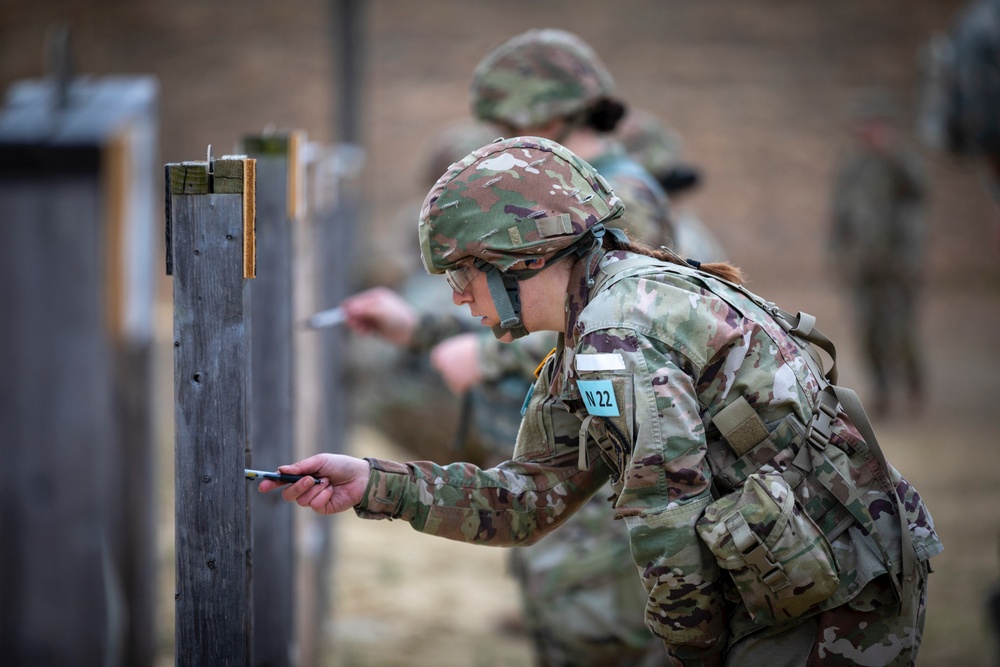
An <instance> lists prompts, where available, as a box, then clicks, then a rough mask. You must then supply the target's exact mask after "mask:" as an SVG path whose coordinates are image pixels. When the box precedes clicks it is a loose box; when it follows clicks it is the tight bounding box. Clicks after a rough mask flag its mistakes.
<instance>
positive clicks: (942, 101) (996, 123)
mask: <svg viewBox="0 0 1000 667" xmlns="http://www.w3.org/2000/svg"><path fill="white" fill-rule="evenodd" d="M921 68H922V70H923V71H922V75H923V99H922V108H921V118H920V121H921V137H922V138H923V140H924V141H925V142H926V143H927V144H928V145H930V146H932V147H933V148H938V149H940V148H944V149H946V150H948V151H950V152H951V153H953V154H955V155H960V156H969V157H976V158H979V159H980V160H981V164H982V165H983V166H984V181H985V183H986V187H987V189H988V190H989V192H990V196H991V198H992V200H993V203H994V204H995V205H996V207H997V209H998V213H1000V0H976V1H975V2H972V3H970V4H968V5H967V6H966V7H965V9H964V10H963V11H962V12H961V13H960V14H959V16H958V18H957V20H956V22H955V25H954V27H953V28H952V30H951V33H950V35H947V36H946V35H941V34H938V35H935V36H934V37H933V38H932V39H931V40H930V42H929V43H928V45H927V47H926V48H925V49H924V51H923V53H922V62H921ZM996 225H997V226H996V232H997V234H998V237H997V239H998V241H1000V215H998V216H997V219H996Z"/></svg>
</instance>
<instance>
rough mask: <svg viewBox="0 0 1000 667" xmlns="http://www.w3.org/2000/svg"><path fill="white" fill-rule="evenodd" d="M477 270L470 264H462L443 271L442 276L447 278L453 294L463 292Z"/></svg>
mask: <svg viewBox="0 0 1000 667" xmlns="http://www.w3.org/2000/svg"><path fill="white" fill-rule="evenodd" d="M477 271H479V269H477V268H476V267H475V266H473V265H472V264H462V265H460V266H458V267H456V268H454V269H448V270H447V271H445V272H444V277H445V278H446V279H447V280H448V284H449V285H451V288H452V289H453V290H455V294H463V293H464V292H465V290H466V289H467V288H468V287H469V283H471V282H472V280H473V278H475V277H476V272H477Z"/></svg>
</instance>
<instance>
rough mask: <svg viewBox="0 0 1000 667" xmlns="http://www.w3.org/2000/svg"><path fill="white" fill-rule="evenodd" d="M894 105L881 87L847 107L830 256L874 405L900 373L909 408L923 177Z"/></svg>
mask: <svg viewBox="0 0 1000 667" xmlns="http://www.w3.org/2000/svg"><path fill="white" fill-rule="evenodd" d="M895 115H896V111H895V109H894V106H893V103H892V101H891V100H890V99H889V97H888V93H887V92H886V91H884V90H871V91H866V92H865V93H864V94H862V95H860V96H859V98H858V100H857V102H856V104H855V108H854V110H853V112H852V123H853V132H854V141H853V144H852V145H851V146H850V147H849V149H848V151H847V152H846V154H845V155H844V156H843V157H842V159H841V162H840V166H839V168H838V170H837V174H836V180H835V182H834V186H833V197H832V224H831V229H830V239H829V251H830V254H831V261H832V263H833V265H834V267H835V268H836V270H838V271H839V272H840V274H841V275H842V278H843V279H844V281H845V283H846V284H847V285H848V286H849V288H850V289H851V292H852V296H853V299H854V305H855V308H856V319H857V323H856V324H857V326H858V328H859V330H860V334H861V340H862V346H863V351H864V355H865V362H866V364H867V367H868V371H869V372H870V374H871V380H872V384H873V390H874V402H873V409H874V411H875V413H876V414H881V415H884V414H886V412H887V411H888V409H889V407H890V398H891V396H890V394H891V391H890V389H891V385H892V384H894V383H895V381H896V378H897V377H900V376H901V379H902V381H903V383H904V385H905V388H906V390H907V392H908V396H909V399H910V402H911V407H913V408H917V407H919V405H920V402H921V400H922V398H923V390H924V377H923V367H922V351H921V349H920V346H919V344H918V340H917V339H918V328H919V325H918V318H917V302H918V297H919V295H920V294H919V293H920V287H921V283H922V282H923V271H924V266H923V259H924V236H925V234H924V231H925V230H924V220H923V213H924V205H925V183H924V175H923V170H922V163H921V161H920V160H919V158H918V156H917V155H916V154H915V153H913V152H912V151H910V150H908V149H907V148H905V147H904V145H903V142H902V139H901V137H900V136H899V134H898V128H897V127H896V118H895Z"/></svg>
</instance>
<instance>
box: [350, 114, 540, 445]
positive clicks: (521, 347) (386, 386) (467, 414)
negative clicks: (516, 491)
mask: <svg viewBox="0 0 1000 667" xmlns="http://www.w3.org/2000/svg"><path fill="white" fill-rule="evenodd" d="M497 136H498V130H497V129H496V128H494V127H491V126H489V125H487V124H485V123H478V122H471V121H462V122H455V123H451V124H448V125H446V126H444V127H442V128H441V129H440V130H438V132H436V133H435V134H434V136H433V137H432V138H431V140H430V141H429V142H428V145H427V151H426V152H427V159H426V164H425V166H424V169H423V170H422V171H421V179H420V185H421V187H423V188H427V187H430V185H431V184H433V183H434V181H435V180H437V178H438V176H440V175H441V174H443V173H444V172H445V170H446V169H447V168H448V166H449V165H451V163H452V162H455V161H457V160H459V159H461V158H462V157H464V156H465V155H467V154H468V153H470V152H471V151H473V150H475V149H476V148H478V147H480V146H482V145H484V144H487V143H489V142H490V141H492V140H493V139H496V138H497ZM422 202H423V198H422V197H421V198H420V199H419V200H416V201H411V202H408V203H407V204H405V205H404V206H403V207H402V209H401V211H400V213H399V215H398V220H397V221H395V222H396V224H397V226H398V227H399V230H400V233H405V234H409V233H410V230H412V227H413V220H414V219H415V218H416V217H417V216H418V215H419V213H420V205H421V204H422ZM369 264H371V265H375V269H372V270H371V272H372V274H371V275H370V276H368V280H367V281H366V282H367V284H368V285H381V286H383V287H388V288H391V289H392V290H395V292H398V293H399V297H397V296H396V294H395V293H394V292H390V291H389V290H388V289H382V290H379V292H378V294H383V295H384V296H383V298H384V299H385V301H386V303H387V304H389V303H392V304H395V305H393V306H391V307H403V308H411V307H414V308H417V309H419V313H417V314H416V316H417V317H418V318H419V320H418V321H417V322H416V325H417V326H416V328H415V330H414V332H413V335H412V336H406V337H403V338H401V339H399V340H396V341H393V342H394V343H396V347H395V349H391V350H387V349H386V348H385V345H384V343H380V342H378V341H372V340H365V339H354V340H353V341H352V345H353V346H354V350H353V352H352V357H353V359H354V360H355V362H356V363H355V364H354V365H355V366H356V367H357V369H358V374H357V375H358V377H357V378H355V384H356V386H357V387H358V388H359V391H357V392H356V393H355V397H356V401H355V406H356V409H357V410H358V411H359V413H360V414H359V417H360V418H361V419H362V420H363V421H365V422H366V423H369V424H371V425H372V426H374V427H375V428H376V429H378V430H379V431H381V432H383V433H384V434H385V435H386V436H388V437H389V438H390V439H391V440H394V441H396V442H398V443H400V444H401V445H403V446H405V447H406V448H408V449H410V450H412V451H413V453H414V454H417V455H419V456H421V457H427V458H430V459H435V460H456V459H461V460H464V461H469V462H472V463H477V464H485V463H486V462H487V461H492V460H494V459H495V458H496V456H497V452H503V453H502V454H501V457H506V455H507V454H508V453H509V451H508V450H509V449H510V446H511V443H512V442H513V441H514V438H515V437H516V436H517V428H518V425H519V424H520V421H521V415H520V408H521V403H522V402H523V400H524V395H525V392H527V390H528V387H529V386H530V385H531V382H532V381H533V377H532V373H533V372H534V369H535V367H536V366H537V365H538V363H539V361H540V360H541V359H542V358H543V357H544V356H545V354H546V353H548V351H549V350H550V349H552V347H553V346H554V345H555V340H554V336H546V335H541V336H537V337H530V338H526V339H524V340H522V341H518V342H517V343H516V344H514V345H509V346H505V345H501V344H499V343H498V342H495V339H493V336H490V335H489V332H478V331H477V332H476V338H477V339H484V341H485V338H486V337H488V338H489V339H490V340H493V341H494V343H489V342H486V344H485V345H483V346H482V349H481V350H479V349H474V350H472V351H470V355H471V358H470V359H469V360H468V365H469V366H472V367H473V370H475V371H476V376H475V377H476V378H477V379H478V380H479V381H478V382H468V383H466V384H464V385H463V386H461V387H459V386H455V387H453V391H449V387H448V386H447V385H446V384H445V382H444V380H443V379H442V378H441V375H440V374H439V373H438V372H437V371H436V370H435V369H434V368H433V367H432V365H431V359H430V356H429V353H430V352H431V350H432V349H433V348H434V347H435V346H436V345H437V344H438V343H441V342H442V341H445V340H446V339H449V338H451V337H453V336H455V335H456V334H461V333H463V332H467V331H473V330H474V329H478V328H479V323H478V320H476V319H475V318H472V317H471V316H469V315H468V313H466V312H465V311H463V310H461V309H459V308H456V307H455V306H454V304H453V303H452V302H451V294H452V291H451V289H450V288H449V287H448V285H447V283H444V282H443V281H441V280H437V279H435V278H434V277H433V276H430V275H428V274H427V271H426V270H424V268H423V267H422V266H420V264H419V249H418V247H417V244H416V243H414V244H413V248H412V249H411V250H410V251H409V252H406V249H400V248H393V252H391V253H381V254H379V255H378V256H377V258H376V261H373V262H370V263H369ZM376 269H377V271H378V272H377V273H375V272H374V271H375V270H376ZM400 297H401V299H400ZM396 300H398V301H399V303H401V304H402V305H399V304H397V303H396ZM387 307H389V306H387ZM483 334H485V335H483ZM543 348H544V349H543ZM529 378H530V379H529Z"/></svg>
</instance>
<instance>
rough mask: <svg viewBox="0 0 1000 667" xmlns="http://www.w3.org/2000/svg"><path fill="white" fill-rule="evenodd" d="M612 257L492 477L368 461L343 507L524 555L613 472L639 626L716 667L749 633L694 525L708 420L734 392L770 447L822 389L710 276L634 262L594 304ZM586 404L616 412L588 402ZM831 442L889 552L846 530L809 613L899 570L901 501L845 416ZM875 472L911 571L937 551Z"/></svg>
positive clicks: (704, 493) (917, 516) (678, 659)
mask: <svg viewBox="0 0 1000 667" xmlns="http://www.w3.org/2000/svg"><path fill="white" fill-rule="evenodd" d="M625 259H632V260H633V261H635V260H636V256H635V255H631V254H630V253H622V252H611V253H607V254H605V255H604V256H603V258H602V259H601V263H600V267H602V268H601V269H600V270H599V271H598V272H597V273H591V272H589V271H588V270H587V265H588V263H587V262H579V263H578V264H577V267H576V268H575V269H574V272H573V274H572V275H571V278H570V280H571V282H570V287H569V292H568V298H567V306H568V310H567V313H568V314H567V326H566V332H565V334H563V340H562V343H563V344H562V345H560V347H559V348H558V350H557V352H556V354H555V355H553V356H552V357H551V358H550V359H549V360H548V362H547V363H546V365H545V367H544V368H543V370H542V372H541V374H540V376H539V379H538V382H536V384H535V386H534V393H533V395H532V397H531V400H530V401H529V403H528V405H527V408H526V413H525V418H524V420H523V422H522V424H521V430H520V432H519V434H518V442H517V446H516V449H515V453H514V457H513V460H511V461H508V462H505V463H503V464H501V465H499V466H497V467H495V468H492V469H489V470H481V469H476V468H473V467H471V466H468V465H465V464H453V465H451V466H444V467H440V466H436V465H434V464H431V463H425V462H420V463H409V464H399V463H394V462H388V461H380V460H371V465H372V475H371V480H370V484H369V487H368V489H367V492H366V496H365V498H364V499H363V500H362V502H361V503H360V504H359V505H358V506H357V508H356V511H357V512H358V514H359V515H360V516H363V517H368V518H387V517H393V518H402V519H404V520H407V521H409V522H411V524H412V526H413V527H414V528H415V529H417V530H420V531H423V532H427V533H432V534H437V535H440V536H444V537H449V538H452V539H457V540H462V541H467V542H485V543H490V544H495V545H511V544H526V543H531V542H532V541H534V540H536V539H538V538H539V537H540V534H544V533H545V532H547V531H550V530H553V529H554V528H556V527H557V526H558V525H560V524H561V523H562V522H563V521H564V520H565V519H566V517H567V515H568V514H570V513H572V512H573V511H575V509H576V508H577V507H578V506H580V505H581V504H582V503H583V502H584V501H585V500H586V499H587V497H588V496H589V495H590V494H592V493H594V492H595V491H596V490H597V489H598V488H599V487H600V486H601V485H602V483H603V482H604V480H605V479H606V478H607V476H608V475H610V476H611V480H612V486H613V489H614V491H615V495H614V497H613V501H612V502H613V505H614V508H615V513H616V515H617V516H620V517H622V518H623V519H624V521H625V523H626V525H627V526H628V529H629V534H630V541H631V547H632V557H633V559H634V560H635V563H636V565H637V567H638V569H639V573H640V576H641V577H642V579H643V583H644V584H645V586H646V590H647V592H648V594H649V601H648V603H647V605H646V622H647V626H648V627H649V628H650V630H652V631H653V633H654V634H656V635H657V636H659V637H661V638H662V639H663V641H664V643H665V645H666V647H667V650H668V652H669V653H670V654H671V656H672V658H673V659H674V661H675V663H676V664H683V665H699V664H718V663H719V662H720V661H721V659H722V656H723V655H724V651H725V649H726V647H727V644H731V643H732V642H734V641H736V640H737V639H739V638H741V637H743V636H746V635H747V634H750V633H751V632H753V631H754V630H756V629H759V628H758V627H757V626H755V625H754V624H753V622H752V621H751V620H750V619H749V617H748V615H747V614H746V613H745V610H744V609H743V607H742V605H741V604H740V603H739V602H738V598H735V597H734V596H733V594H732V590H731V583H730V581H729V580H728V575H725V574H723V573H722V571H721V570H720V568H719V566H718V564H717V562H716V560H715V558H714V557H713V556H712V554H711V552H710V551H708V549H707V547H705V546H704V545H703V544H702V543H701V542H700V540H699V537H698V535H697V533H696V530H695V524H696V522H697V520H698V519H699V518H700V517H701V516H702V514H703V512H704V510H705V508H706V507H707V506H708V505H709V504H711V503H712V501H713V493H712V486H713V484H712V482H713V468H712V466H710V465H709V459H708V452H709V448H710V446H711V444H712V441H713V440H714V439H715V436H713V429H714V427H712V426H711V416H712V415H714V414H716V413H717V412H718V411H719V410H720V409H721V408H722V407H723V406H726V405H728V404H729V403H730V402H732V401H734V400H736V399H737V398H738V397H743V398H744V399H745V400H747V401H748V402H749V404H750V405H751V406H752V407H753V408H754V409H755V410H756V412H757V414H758V415H759V416H760V418H761V419H762V420H763V421H764V422H765V423H766V424H767V425H768V427H769V428H772V429H774V432H775V433H778V434H779V436H780V435H781V434H782V433H786V434H787V433H792V434H793V435H795V434H796V433H799V434H800V433H801V431H802V426H801V425H802V424H808V423H810V420H811V418H812V414H813V411H814V409H815V408H814V406H815V405H816V400H817V395H818V392H819V390H820V383H819V381H818V379H817V378H816V377H815V376H814V375H813V372H812V370H811V369H810V368H811V367H810V365H809V364H808V363H807V362H806V360H805V359H804V354H803V352H802V349H801V348H800V347H799V345H798V344H797V342H796V341H794V340H793V339H791V338H790V337H789V336H787V335H786V334H785V333H784V330H783V329H782V328H781V327H779V326H778V324H777V323H776V322H775V321H774V320H773V319H772V317H771V316H770V315H769V314H768V313H767V312H766V310H765V309H764V308H762V307H761V306H760V305H758V304H757V302H756V301H754V300H753V299H751V298H749V297H748V296H747V294H746V293H744V292H742V291H741V290H738V289H736V288H734V287H731V286H729V285H728V284H726V283H723V282H722V281H719V280H717V279H715V278H713V277H711V276H709V275H707V274H704V273H701V272H699V271H696V270H694V269H689V268H686V267H680V266H677V265H673V264H664V263H660V262H654V261H653V260H648V261H641V262H640V263H639V265H638V266H636V267H634V268H631V269H627V270H625V271H623V272H621V273H618V274H616V275H615V277H614V279H611V280H607V281H605V282H604V283H603V284H601V285H598V287H597V288H596V289H595V290H594V291H593V293H591V289H590V287H589V285H591V284H592V279H597V280H600V278H601V276H600V271H603V270H604V269H605V268H607V267H610V266H611V264H613V263H614V262H616V261H621V260H625ZM588 382H590V383H595V382H596V384H587V383H588ZM588 391H589V392H591V394H592V395H593V394H597V393H598V392H604V391H608V393H609V394H611V395H613V400H611V397H610V396H607V395H606V396H605V400H604V401H601V402H595V401H593V400H591V399H588V398H587V392H588ZM588 401H589V406H591V407H588ZM601 403H603V405H604V406H605V407H603V408H600V409H597V408H596V407H595V406H599V405H600V404H601ZM595 412H603V413H604V416H595V415H594V413H595ZM573 415H575V417H574V416H573ZM581 419H582V420H583V429H581V426H580V424H581V422H580V420H581ZM780 429H784V430H780ZM833 432H834V437H833V439H831V441H830V444H831V445H833V447H832V448H830V447H828V449H830V450H831V451H832V452H833V453H832V454H831V458H832V459H834V461H835V463H834V465H836V466H837V467H838V468H839V469H840V471H841V472H842V473H843V476H844V477H843V478H844V479H849V480H850V481H851V482H852V483H853V485H854V488H856V489H858V490H859V492H860V494H859V495H860V497H862V498H863V499H864V503H866V508H865V510H866V511H868V512H870V515H871V517H872V518H873V519H874V523H875V525H876V527H877V535H878V537H879V541H880V542H881V545H882V549H884V551H885V553H886V556H887V557H886V558H885V559H883V558H882V557H880V556H879V554H880V553H881V550H880V548H879V545H878V544H876V542H875V539H874V537H873V536H872V535H870V534H868V532H866V531H864V530H861V529H860V528H859V527H858V526H857V525H852V526H851V527H850V528H847V529H846V530H843V531H842V532H840V533H839V534H838V535H836V536H835V537H833V538H832V539H831V546H832V547H833V551H834V553H835V555H836V559H837V565H838V571H839V572H840V575H841V578H840V586H839V588H838V590H837V591H836V592H835V593H834V594H833V596H832V597H831V598H830V599H829V600H828V601H827V602H825V603H822V604H820V605H817V608H816V611H819V610H821V609H828V608H832V607H834V606H839V605H841V604H844V603H845V602H847V601H848V600H850V599H851V598H852V597H853V596H854V595H856V594H857V593H858V592H859V591H860V590H861V589H862V588H863V587H864V585H865V584H866V583H867V582H868V581H871V580H872V579H874V578H875V577H877V576H879V575H880V574H883V573H885V572H886V571H892V572H898V571H899V569H900V560H901V549H900V533H899V530H900V523H899V516H898V514H897V507H898V505H897V503H896V502H894V500H893V499H890V498H889V497H888V496H887V495H886V494H885V493H884V492H883V491H882V490H881V489H882V487H881V486H880V485H879V484H878V483H876V481H875V477H876V475H877V472H876V470H875V467H874V466H873V462H872V460H871V455H870V452H869V450H868V449H867V446H866V445H865V443H864V442H863V440H862V438H861V436H860V434H859V433H858V431H857V430H856V428H855V427H854V426H853V425H852V424H851V423H850V422H849V421H848V420H847V418H846V416H845V415H843V414H840V415H839V416H838V417H837V418H836V419H835V420H834V421H833ZM581 440H585V441H586V446H585V447H583V448H581V447H580V445H579V443H580V442H581ZM801 442H802V440H801V438H790V439H785V440H784V442H783V443H782V444H783V446H784V449H781V451H779V452H778V453H777V455H776V456H774V458H773V459H772V460H771V461H769V462H768V464H769V465H773V466H774V467H775V468H776V469H779V470H784V467H785V466H786V465H787V464H788V462H789V461H791V460H792V459H793V458H794V456H795V454H796V453H797V451H798V449H799V448H800V445H801ZM779 449H780V448H779ZM889 475H890V481H891V483H892V484H893V485H894V487H895V490H896V495H897V496H898V497H899V498H900V499H901V501H902V503H903V505H904V507H905V508H906V512H907V517H906V518H907V520H908V524H909V528H910V531H911V535H912V543H913V548H914V551H915V556H916V558H917V559H919V560H926V559H928V558H930V557H931V556H933V555H935V554H937V553H939V552H940V551H941V545H940V542H939V541H938V538H937V535H936V533H935V531H934V527H933V523H932V520H931V517H930V515H929V513H928V512H927V511H926V508H925V507H924V505H923V503H922V501H921V500H920V497H919V496H918V494H917V492H916V490H915V489H914V488H913V487H912V486H910V485H909V484H908V483H907V482H906V480H905V479H903V478H902V477H901V476H900V475H899V473H898V472H896V471H895V470H890V473H889ZM819 501H820V499H818V500H817V502H819ZM820 525H821V526H824V524H823V522H822V521H820ZM824 531H825V532H826V527H825V526H824ZM884 561H887V562H884Z"/></svg>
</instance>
